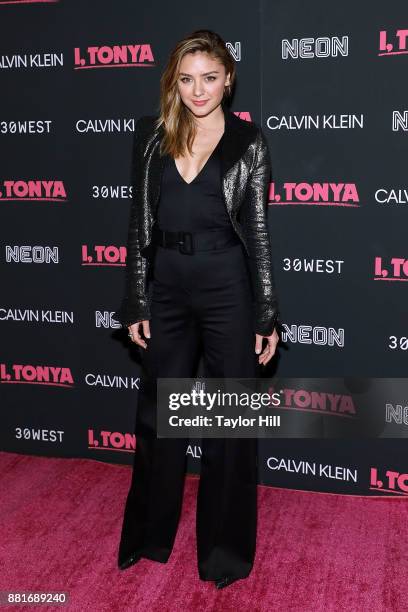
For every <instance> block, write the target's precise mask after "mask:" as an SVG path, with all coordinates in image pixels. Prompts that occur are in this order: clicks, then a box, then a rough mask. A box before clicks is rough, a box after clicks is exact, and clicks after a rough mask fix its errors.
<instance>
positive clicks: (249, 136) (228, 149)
mask: <svg viewBox="0 0 408 612" xmlns="http://www.w3.org/2000/svg"><path fill="white" fill-rule="evenodd" d="M222 108H223V111H224V117H225V132H224V138H223V140H222V142H221V146H220V156H221V176H222V192H223V199H224V203H225V206H226V208H227V211H228V214H229V217H230V219H231V223H232V226H233V228H234V230H235V232H236V233H237V235H238V236H239V238H240V239H241V241H242V244H243V246H244V248H245V253H246V255H247V256H248V263H249V268H248V269H249V272H250V278H251V284H252V289H253V306H254V310H253V329H254V332H256V333H258V334H261V335H263V336H268V335H271V334H272V332H273V330H274V328H275V327H276V328H277V329H281V327H282V325H281V323H280V321H279V306H278V299H277V295H276V290H275V284H274V277H273V266H272V258H271V245H270V239H269V232H268V227H267V222H266V210H267V202H268V188H269V182H270V172H271V163H270V156H269V150H268V145H267V142H266V139H265V136H264V134H263V132H262V129H261V128H260V127H259V126H258V125H257V124H256V123H253V122H248V121H243V120H242V119H240V118H239V117H237V116H236V115H235V114H234V113H233V112H231V111H230V110H229V109H228V108H227V107H226V106H225V105H224V104H222ZM155 119H156V117H155V116H153V115H145V116H143V117H141V118H140V119H139V120H138V121H137V122H136V126H135V135H134V141H133V152H132V189H133V197H132V204H131V208H130V219H129V229H128V240H127V257H126V271H125V279H126V280H125V291H124V296H123V299H122V303H121V306H120V308H119V309H118V310H117V311H116V312H114V316H115V318H116V319H117V321H119V322H120V323H121V324H122V326H123V327H127V326H129V325H131V324H132V323H135V322H137V321H142V320H144V319H150V318H151V313H150V303H151V285H152V284H151V283H149V276H150V275H149V270H150V269H151V268H152V262H153V257H154V247H153V245H152V242H151V241H152V227H153V224H154V223H155V221H156V212H157V206H158V202H159V197H160V184H161V176H162V171H163V168H164V161H165V157H160V155H159V144H160V139H161V137H162V135H163V131H162V130H163V127H162V126H160V127H159V128H158V129H154V125H153V122H154V120H155ZM187 256H188V255H186V257H187Z"/></svg>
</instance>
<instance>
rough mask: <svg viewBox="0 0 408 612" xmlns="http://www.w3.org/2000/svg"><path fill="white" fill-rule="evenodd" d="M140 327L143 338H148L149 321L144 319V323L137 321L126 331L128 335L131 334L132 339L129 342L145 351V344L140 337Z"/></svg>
mask: <svg viewBox="0 0 408 612" xmlns="http://www.w3.org/2000/svg"><path fill="white" fill-rule="evenodd" d="M140 326H142V329H143V335H144V336H145V338H150V324H149V319H146V321H138V322H137V323H133V325H129V327H128V330H129V333H130V334H132V338H131V339H130V340H131V342H134V343H135V344H138V345H139V346H141V347H142V348H144V349H147V344H146V342H145V340H143V338H142V336H141V335H140Z"/></svg>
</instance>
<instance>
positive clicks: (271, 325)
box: [243, 126, 282, 336]
mask: <svg viewBox="0 0 408 612" xmlns="http://www.w3.org/2000/svg"><path fill="white" fill-rule="evenodd" d="M258 130H259V131H258V134H257V137H256V141H255V154H254V163H253V167H252V170H251V172H250V175H249V178H248V183H247V189H246V194H245V200H244V210H243V220H244V227H245V228H246V238H247V245H248V253H249V268H250V273H251V279H252V286H253V290H254V299H255V309H254V314H253V317H254V318H253V328H254V331H255V333H257V334H261V335H262V336H270V335H271V334H272V333H273V330H274V329H275V328H276V329H279V330H281V329H282V324H281V322H280V313H279V302H278V297H277V292H276V288H275V281H274V273H273V265H272V253H271V242H270V237H269V231H268V225H267V218H266V210H267V203H268V191H269V183H270V177H271V161H270V155H269V149H268V144H267V141H266V138H265V135H264V134H263V131H262V129H261V128H260V127H259V126H258Z"/></svg>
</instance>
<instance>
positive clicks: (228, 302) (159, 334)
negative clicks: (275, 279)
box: [118, 244, 259, 580]
mask: <svg viewBox="0 0 408 612" xmlns="http://www.w3.org/2000/svg"><path fill="white" fill-rule="evenodd" d="M252 300H253V294H252V290H251V285H250V280H249V274H248V268H247V266H246V262H245V255H244V251H243V247H242V245H241V244H238V245H236V244H235V245H233V246H229V247H224V248H220V249H217V250H213V251H208V252H198V253H195V254H194V255H188V254H183V253H180V252H179V251H178V250H173V249H165V248H163V247H156V257H155V259H154V279H153V292H152V302H151V303H152V306H151V320H150V332H151V338H150V339H147V340H146V342H147V345H148V348H147V349H143V348H141V347H139V348H138V350H139V351H140V353H141V359H142V375H141V387H140V389H139V398H138V408H137V416H136V428H135V433H136V451H135V455H134V465H133V473H132V480H131V486H130V490H129V493H128V497H127V500H126V506H125V512H124V519H123V526H122V534H121V541H120V546H119V558H118V562H119V564H120V563H122V562H124V561H125V560H126V559H127V558H129V557H130V555H132V554H136V555H140V556H142V557H146V558H150V559H154V560H156V561H161V562H166V561H167V560H168V558H169V556H170V553H171V551H172V548H173V544H174V539H175V536H176V531H177V526H178V521H179V517H180V511H181V504H182V497H183V487H184V476H185V468H186V450H187V445H188V439H186V438H179V439H170V438H157V437H156V397H157V396H156V392H157V378H159V377H161V378H166V377H167V378H177V377H180V378H184V377H185V378H193V377H195V375H196V372H197V366H198V362H199V358H200V355H203V366H204V376H205V377H213V378H224V377H231V378H234V377H248V378H254V377H256V376H258V375H259V365H258V357H257V355H256V354H255V334H254V332H253V330H252V317H253V302H252ZM201 450H202V457H201V475H200V482H199V490H198V498H197V517H196V518H197V520H196V533H197V556H198V571H199V576H200V578H201V579H202V580H217V579H218V578H222V577H223V576H233V577H237V578H244V577H246V576H247V575H248V574H249V573H250V571H251V568H252V565H253V560H254V555H255V544H256V526H257V520H256V519H257V439H255V438H247V439H245V438H235V439H233V438H231V439H226V438H223V439H213V438H203V439H202V444H201Z"/></svg>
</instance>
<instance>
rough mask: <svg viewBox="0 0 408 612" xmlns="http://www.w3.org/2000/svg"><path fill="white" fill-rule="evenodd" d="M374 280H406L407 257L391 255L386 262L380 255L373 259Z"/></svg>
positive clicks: (407, 270) (407, 277) (407, 269)
mask: <svg viewBox="0 0 408 612" xmlns="http://www.w3.org/2000/svg"><path fill="white" fill-rule="evenodd" d="M374 280H385V281H408V259H405V258H404V257H391V259H390V261H389V263H388V264H386V263H385V261H384V260H383V258H382V257H376V258H375V259H374Z"/></svg>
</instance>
